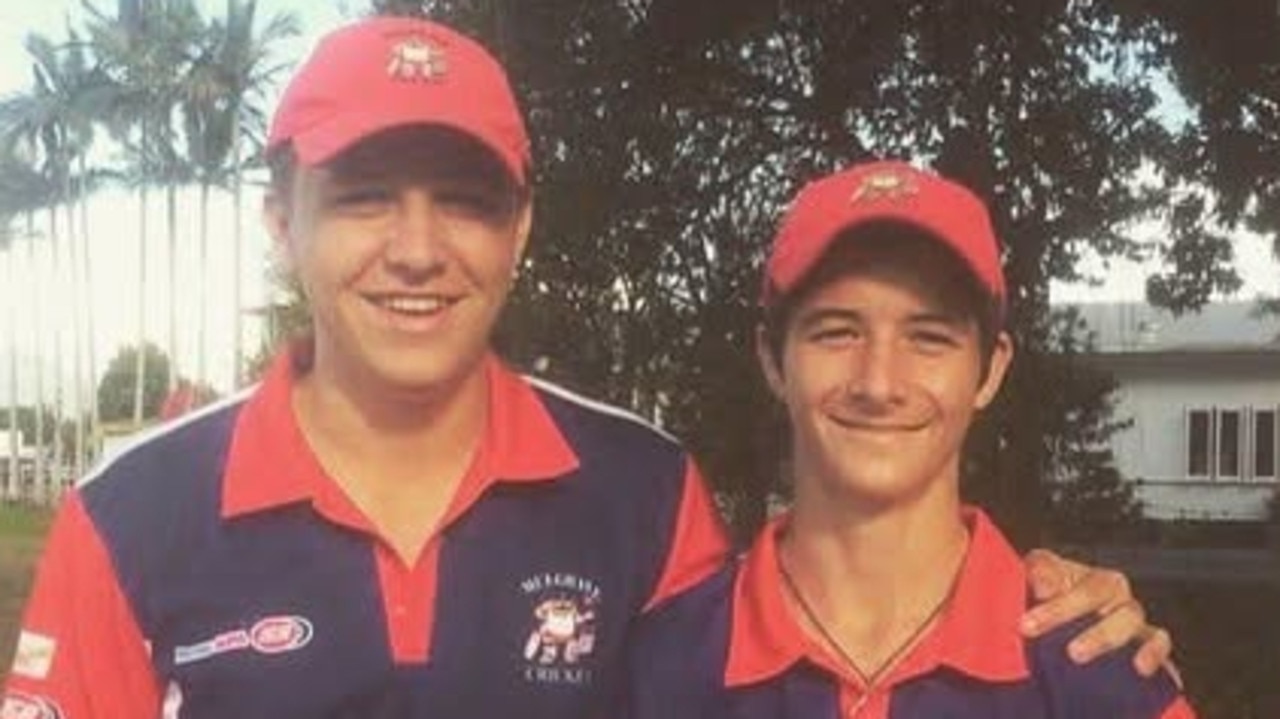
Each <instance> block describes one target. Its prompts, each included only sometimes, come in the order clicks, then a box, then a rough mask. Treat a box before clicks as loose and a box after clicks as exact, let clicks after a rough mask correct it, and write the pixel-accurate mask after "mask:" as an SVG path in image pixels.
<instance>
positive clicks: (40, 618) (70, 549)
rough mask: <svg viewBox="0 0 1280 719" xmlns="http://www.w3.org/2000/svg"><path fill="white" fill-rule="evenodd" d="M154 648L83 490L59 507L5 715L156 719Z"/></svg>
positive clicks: (31, 599) (38, 573)
mask: <svg viewBox="0 0 1280 719" xmlns="http://www.w3.org/2000/svg"><path fill="white" fill-rule="evenodd" d="M159 714H160V698H159V689H158V686H157V681H156V678H155V675H154V671H153V670H152V665H151V660H150V656H149V654H148V647H147V643H146V641H145V639H144V638H143V635H142V632H141V631H140V629H139V627H138V624H137V622H136V621H135V618H134V615H133V611H132V609H131V608H130V606H129V603H128V601H127V600H126V598H125V596H124V593H123V591H122V590H121V588H120V585H119V583H118V581H117V579H116V575H115V572H114V570H113V567H112V563H111V560H110V557H109V555H108V553H107V549H106V546H105V545H104V544H103V542H102V539H101V537H100V536H99V535H98V532H97V530H96V528H95V527H94V525H93V522H92V521H91V519H90V518H89V516H88V514H87V512H86V510H85V507H84V504H83V502H82V499H81V497H80V495H79V493H72V494H71V495H69V496H68V498H67V500H66V501H65V502H64V503H63V505H62V507H61V508H60V509H59V511H58V514H57V517H56V518H55V519H54V522H53V526H52V527H51V529H50V530H49V537H48V539H47V540H46V543H45V548H44V555H43V556H42V558H41V560H40V564H39V566H38V568H37V571H36V579H35V585H34V588H33V589H32V592H31V595H30V597H29V599H28V601H27V606H26V610H25V612H24V615H23V620H22V627H21V632H20V634H19V637H18V645H17V650H16V652H15V655H14V660H13V665H12V667H11V668H10V672H9V677H8V679H7V680H6V684H5V691H4V702H3V704H2V705H0V716H4V717H9V716H19V717H27V716H30V717H46V716H48V717H61V718H63V719H152V718H154V717H158V716H159Z"/></svg>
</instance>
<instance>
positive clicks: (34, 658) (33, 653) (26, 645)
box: [13, 630, 58, 679]
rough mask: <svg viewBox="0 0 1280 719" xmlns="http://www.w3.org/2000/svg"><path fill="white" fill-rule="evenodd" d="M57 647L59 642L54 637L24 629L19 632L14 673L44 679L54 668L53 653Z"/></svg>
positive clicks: (14, 658)
mask: <svg viewBox="0 0 1280 719" xmlns="http://www.w3.org/2000/svg"><path fill="white" fill-rule="evenodd" d="M57 649H58V642H57V641H55V640H54V638H53V637H47V636H45V635H43V634H36V633H35V632H28V631H26V630H23V631H22V632H21V633H20V634H18V650H17V652H16V653H15V654H14V657H13V673H14V674H16V675H18V676H23V677H29V678H31V679H44V678H45V677H47V676H49V670H50V669H52V668H53V655H54V653H55V652H56V651H57Z"/></svg>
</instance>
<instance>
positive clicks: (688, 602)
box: [624, 512, 1193, 719]
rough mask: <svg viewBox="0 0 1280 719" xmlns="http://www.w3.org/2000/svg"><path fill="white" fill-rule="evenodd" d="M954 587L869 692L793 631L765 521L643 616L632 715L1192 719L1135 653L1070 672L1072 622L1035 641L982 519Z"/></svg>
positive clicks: (1001, 552)
mask: <svg viewBox="0 0 1280 719" xmlns="http://www.w3.org/2000/svg"><path fill="white" fill-rule="evenodd" d="M967 517H968V519H969V524H970V531H971V541H970V546H969V551H968V554H967V556H966V559H965V561H964V563H963V565H962V569H961V570H960V576H959V577H958V579H957V584H956V588H955V592H954V594H953V596H952V599H951V602H950V603H949V605H948V609H947V610H946V613H945V614H944V615H943V616H942V618H941V619H940V620H939V622H938V623H937V624H936V625H935V627H934V628H933V629H932V630H931V631H930V632H929V634H928V635H927V636H926V637H925V638H924V639H923V640H922V641H921V642H920V643H919V644H918V645H917V646H916V647H915V648H914V649H913V650H912V651H911V653H910V654H908V655H907V657H906V658H904V660H903V661H902V662H901V663H900V664H899V665H898V666H897V667H896V668H895V669H893V670H891V673H890V675H889V676H888V677H887V678H886V679H884V680H883V681H882V682H880V684H879V686H878V687H876V688H873V690H872V691H871V692H869V693H868V692H866V691H864V687H863V686H862V685H861V683H860V681H859V679H858V678H857V677H856V676H855V675H853V673H852V672H850V671H849V670H848V669H847V668H846V667H844V666H843V665H842V664H841V663H840V662H839V661H838V660H837V659H836V658H834V657H833V656H832V655H831V654H830V653H829V652H828V651H827V650H826V649H825V648H824V647H822V646H821V645H820V644H818V643H817V641H816V640H814V639H812V638H811V637H810V636H809V635H808V634H807V633H806V632H805V631H804V630H803V629H802V628H801V626H800V624H798V623H797V621H796V619H795V618H794V616H793V614H792V612H791V609H790V607H789V605H788V602H787V598H786V597H785V595H784V594H783V589H782V588H783V586H784V584H783V582H782V579H781V575H780V573H779V570H778V555H777V545H776V543H775V542H776V537H777V534H778V531H779V530H780V528H781V527H782V526H783V523H784V522H785V521H786V518H785V517H780V518H778V519H777V520H775V521H774V522H773V523H771V524H770V525H769V526H768V527H766V529H765V531H764V532H763V533H762V534H761V535H760V537H759V538H758V540H757V541H756V543H755V545H754V546H753V547H752V549H751V550H750V552H748V554H747V555H746V556H745V557H744V558H743V559H742V560H741V562H739V563H738V564H737V565H735V566H731V567H727V568H726V569H724V570H722V571H721V572H718V573H717V574H715V575H713V576H712V577H710V578H709V579H707V580H706V581H705V582H703V583H702V584H701V585H699V586H697V587H695V588H694V589H692V590H690V591H689V592H686V593H684V594H682V595H681V596H679V597H676V598H675V599H673V600H672V601H671V602H669V603H667V604H666V605H664V606H663V607H661V608H659V609H658V610H657V611H655V612H653V613H651V614H649V615H647V616H646V617H644V618H643V619H641V620H640V623H639V626H638V628H637V632H636V635H635V637H634V639H633V642H632V645H631V649H630V651H629V657H628V669H627V673H628V679H629V684H628V686H627V690H626V698H625V700H624V703H625V705H626V713H625V715H624V716H626V717H627V718H628V719H683V718H685V717H688V718H689V719H693V718H694V717H697V719H717V718H724V719H728V718H729V717H732V718H733V719H782V718H784V717H794V718H796V719H800V718H803V719H824V718H829V719H836V718H837V717H840V718H843V719H937V718H938V717H947V718H948V719H970V718H971V719H980V718H981V719H992V718H994V717H1008V718H1009V719H1050V718H1052V719H1102V718H1103V717H1105V718H1107V719H1120V718H1123V719H1157V718H1162V719H1190V718H1191V717H1193V714H1192V712H1191V710H1190V708H1189V707H1188V705H1187V704H1186V702H1185V701H1184V700H1183V699H1181V698H1180V697H1179V696H1178V689H1177V687H1176V686H1175V685H1174V682H1173V680H1172V679H1170V678H1169V677H1168V676H1167V675H1163V674H1162V675H1160V676H1158V677H1156V678H1154V679H1150V680H1148V679H1143V678H1141V677H1140V676H1139V675H1138V674H1137V672H1136V671H1135V670H1134V669H1133V668H1132V664H1131V658H1132V653H1131V652H1128V653H1126V652H1115V653H1112V654H1111V655H1108V656H1106V657H1102V658H1099V659H1096V660H1094V661H1093V662H1092V663H1090V664H1087V665H1083V666H1079V665H1076V664H1075V663H1073V662H1072V661H1071V659H1070V658H1068V656H1067V653H1066V645H1067V642H1068V641H1069V640H1070V639H1071V638H1072V637H1074V636H1075V635H1076V634H1078V633H1079V631H1080V630H1081V629H1082V628H1083V626H1084V625H1083V623H1081V622H1077V623H1075V624H1072V625H1068V626H1066V627H1063V628H1060V629H1058V630H1056V631H1054V632H1051V633H1050V634H1048V635H1046V636H1043V637H1041V638H1039V639H1036V640H1026V639H1024V638H1023V637H1022V636H1021V635H1020V634H1019V633H1018V628H1017V623H1018V620H1019V618H1020V616H1021V615H1022V613H1023V611H1024V610H1025V608H1026V606H1027V600H1028V597H1027V591H1026V575H1025V570H1024V568H1023V564H1022V561H1021V559H1020V558H1019V557H1018V555H1017V554H1016V553H1015V552H1014V551H1013V549H1012V548H1011V547H1010V546H1009V544H1008V543H1007V542H1006V541H1005V540H1004V538H1003V537H1002V536H1001V535H1000V532H999V530H997V529H996V528H995V527H994V526H993V525H992V524H991V522H990V521H989V520H988V519H987V518H986V516H985V515H983V514H982V513H981V512H971V513H967Z"/></svg>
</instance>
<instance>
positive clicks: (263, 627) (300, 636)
mask: <svg viewBox="0 0 1280 719" xmlns="http://www.w3.org/2000/svg"><path fill="white" fill-rule="evenodd" d="M313 636H315V627H314V625H312V624H311V620H309V619H307V618H306V617H299V616H292V615H289V616H274V617H266V618H264V619H259V620H258V621H257V622H255V623H254V625H253V626H252V627H249V628H248V629H232V630H230V631H226V632H222V633H221V634H218V635H216V636H214V637H211V638H209V639H206V640H204V641H202V642H196V643H195V644H187V645H183V646H178V647H175V648H174V650H173V663H174V664H177V665H178V666H182V665H184V664H192V663H195V662H199V661H204V660H205V659H211V658H213V657H216V656H219V655H221V654H227V653H230V652H240V651H255V652H257V653H259V654H268V655H270V654H284V653H287V652H293V651H297V650H299V649H302V648H303V647H305V646H307V645H308V644H310V643H311V638H312V637H313Z"/></svg>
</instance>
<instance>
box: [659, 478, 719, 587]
mask: <svg viewBox="0 0 1280 719" xmlns="http://www.w3.org/2000/svg"><path fill="white" fill-rule="evenodd" d="M683 483H684V484H683V488H682V490H681V493H680V506H679V508H678V510H677V514H676V523H675V529H674V532H673V535H672V539H671V544H670V547H669V549H668V550H667V558H666V562H665V563H664V565H663V569H662V576H661V578H660V579H659V580H658V583H657V585H656V586H655V588H654V591H653V594H652V595H650V597H649V601H648V602H646V603H645V606H644V611H646V612H647V611H649V610H650V609H652V608H654V607H656V606H658V605H659V604H661V603H662V602H664V601H666V600H667V599H670V598H671V597H673V596H675V595H677V594H679V593H680V592H683V591H684V590H686V589H688V588H689V587H691V586H693V585H694V584H697V583H698V582H699V581H701V580H703V579H705V578H706V577H707V576H709V575H710V574H711V573H712V572H714V571H715V570H716V569H718V568H720V566H721V565H723V564H724V561H725V558H726V557H727V556H728V553H729V540H728V536H727V535H726V534H725V530H724V524H723V523H722V522H721V520H720V514H719V513H718V512H717V511H716V507H715V503H714V502H713V501H712V499H711V492H710V490H709V489H708V488H707V483H706V481H705V480H704V479H703V478H702V473H701V472H699V471H698V468H697V466H696V465H695V464H694V463H693V461H692V460H689V461H686V463H685V474H684V479H683Z"/></svg>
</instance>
